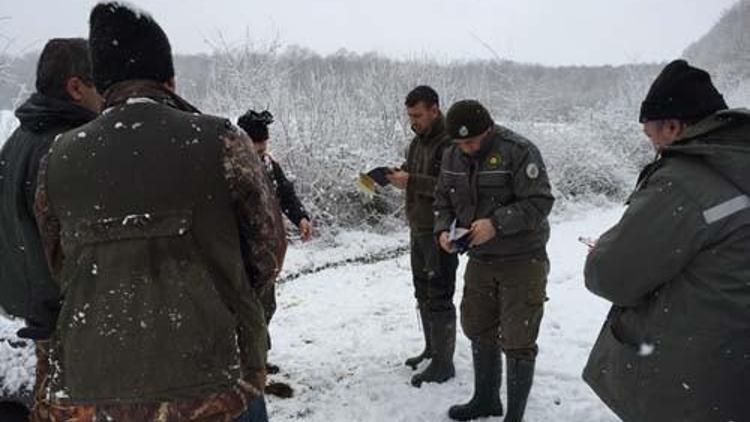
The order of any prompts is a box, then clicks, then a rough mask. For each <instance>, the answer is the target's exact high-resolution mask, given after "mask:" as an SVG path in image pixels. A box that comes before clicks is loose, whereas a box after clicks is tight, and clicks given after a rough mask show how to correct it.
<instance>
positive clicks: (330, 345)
mask: <svg viewBox="0 0 750 422" xmlns="http://www.w3.org/2000/svg"><path fill="white" fill-rule="evenodd" d="M621 211H622V209H621V208H616V209H608V210H594V211H589V212H587V213H582V214H579V215H577V216H574V217H572V218H571V219H569V220H567V221H562V222H557V223H555V224H554V226H553V229H552V238H551V241H550V244H549V252H550V256H551V261H552V272H551V274H550V280H549V285H548V292H547V295H548V296H549V298H550V300H549V302H547V311H546V315H545V318H544V321H543V326H542V330H541V336H540V341H539V343H540V353H539V358H538V359H539V360H538V365H537V367H538V369H537V376H536V382H535V385H534V388H533V390H532V393H531V398H530V399H529V405H528V412H527V417H526V419H525V420H526V421H527V422H535V421H538V422H545V421H562V422H608V421H612V422H614V421H617V420H618V419H617V418H616V417H615V416H614V415H612V414H611V412H610V411H609V410H608V409H607V408H606V407H605V406H604V405H603V404H601V402H600V401H599V400H598V399H597V398H596V397H595V395H594V393H593V392H591V390H590V389H589V388H588V386H586V385H585V384H584V383H583V381H582V380H581V376H580V374H581V371H582V369H583V366H584V364H585V362H586V358H587V356H588V352H589V350H590V349H591V346H592V344H593V341H594V339H595V338H596V335H597V333H598V331H599V328H600V327H601V324H602V322H603V320H604V317H605V315H606V312H607V310H608V306H607V304H606V303H605V302H603V301H601V300H599V299H597V298H596V297H594V296H593V295H591V294H590V293H588V292H587V291H586V290H585V288H584V286H583V278H582V267H583V262H584V259H585V255H586V247H585V246H583V245H582V244H580V243H578V242H577V240H576V239H577V238H578V236H591V237H596V236H598V235H599V234H600V233H601V232H603V231H604V230H606V228H608V227H609V226H610V225H612V224H613V223H614V222H616V221H617V219H618V218H619V216H620V214H621ZM293 253H295V252H293ZM464 265H465V260H462V264H461V267H460V268H459V271H460V274H462V273H463V267H464ZM459 278H460V277H459ZM462 286H463V283H462V282H459V286H457V294H456V297H455V302H456V304H458V303H459V302H460V299H461V291H462ZM278 302H279V308H278V311H277V313H276V316H275V319H274V321H273V322H272V324H271V334H272V338H273V343H274V349H273V350H272V351H271V355H270V361H271V362H273V363H276V364H279V365H280V366H281V367H282V374H281V375H276V376H272V377H271V378H272V379H276V380H280V381H281V380H283V381H286V382H290V383H291V385H292V386H293V387H294V388H295V390H296V396H295V397H294V398H292V399H288V400H285V399H278V398H276V397H269V398H268V400H269V412H270V416H271V419H272V420H306V421H321V422H324V421H373V422H374V421H443V420H445V421H448V420H449V419H448V417H447V415H446V412H447V409H448V407H449V406H450V405H452V404H455V403H458V402H461V401H464V400H466V399H468V398H469V397H470V396H471V393H472V389H473V375H472V369H471V368H472V366H471V351H470V346H469V342H468V340H467V339H466V338H465V337H464V336H463V334H461V333H459V334H458V336H457V342H456V359H455V363H456V374H457V376H456V378H455V379H453V380H451V381H449V382H447V383H445V384H441V385H435V384H424V385H423V386H422V388H421V389H416V388H414V387H412V386H411V385H410V384H409V379H410V378H411V376H412V374H413V372H412V371H411V370H410V369H409V368H407V367H406V366H404V365H403V361H404V359H405V358H406V357H408V356H411V355H413V354H415V353H417V352H419V351H420V350H421V347H422V340H421V339H422V335H421V333H420V332H419V328H417V327H418V320H417V317H416V310H415V308H414V300H413V298H412V287H411V276H410V271H409V260H408V257H407V256H401V257H398V258H394V259H390V260H386V261H381V262H377V263H373V264H365V265H348V266H344V267H340V268H335V269H331V270H326V271H322V272H318V273H316V274H312V275H308V276H304V277H300V278H298V279H296V280H294V281H293V282H290V283H285V284H282V285H280V286H279V289H278ZM504 394H505V392H504V390H503V397H504ZM496 420H498V421H499V420H502V418H497V419H496Z"/></svg>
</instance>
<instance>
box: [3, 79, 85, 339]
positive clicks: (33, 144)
mask: <svg viewBox="0 0 750 422" xmlns="http://www.w3.org/2000/svg"><path fill="white" fill-rule="evenodd" d="M16 117H18V119H19V121H20V122H21V125H20V127H19V128H18V129H16V130H15V131H14V132H13V134H12V135H11V136H10V138H9V139H8V140H7V141H6V142H5V144H4V145H3V148H2V151H0V198H1V200H0V233H2V236H0V306H2V307H3V309H5V310H6V311H7V312H8V313H9V314H11V315H14V316H17V317H21V318H24V319H26V321H27V324H28V325H29V328H30V329H26V330H24V331H25V334H26V335H31V336H32V337H35V338H46V337H48V336H49V333H50V331H51V329H52V327H53V326H54V323H55V319H56V316H57V308H58V305H57V302H58V295H59V290H58V288H57V286H56V284H55V283H54V281H52V278H51V276H50V271H49V268H48V267H47V262H46V260H45V258H44V250H43V249H42V244H41V242H40V238H39V231H38V229H37V225H36V221H35V220H34V208H33V204H34V191H35V189H36V184H37V170H38V169H39V162H40V160H41V159H42V157H43V156H44V155H45V154H46V153H47V151H48V150H49V147H50V145H51V144H52V141H53V139H54V138H55V137H56V136H57V135H58V134H60V133H62V132H65V131H67V130H69V129H73V128H75V127H77V126H80V125H82V124H84V123H87V122H88V121H90V120H92V119H94V118H95V117H96V114H95V113H94V112H92V111H90V110H88V109H85V108H83V107H81V106H78V105H76V104H74V103H72V102H71V101H64V100H59V99H56V98H52V97H48V96H45V95H42V94H39V93H36V94H33V95H32V96H31V97H30V98H29V99H28V100H27V101H26V102H24V103H23V104H22V105H21V106H20V107H19V108H18V109H17V110H16Z"/></svg>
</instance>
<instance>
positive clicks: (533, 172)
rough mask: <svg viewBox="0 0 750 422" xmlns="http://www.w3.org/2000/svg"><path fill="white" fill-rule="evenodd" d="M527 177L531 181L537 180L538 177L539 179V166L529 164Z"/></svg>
mask: <svg viewBox="0 0 750 422" xmlns="http://www.w3.org/2000/svg"><path fill="white" fill-rule="evenodd" d="M526 176H527V177H528V178H529V179H536V178H537V177H539V166H538V165H536V164H535V163H529V164H528V165H527V166H526Z"/></svg>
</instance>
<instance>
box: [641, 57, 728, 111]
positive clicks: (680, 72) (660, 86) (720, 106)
mask: <svg viewBox="0 0 750 422" xmlns="http://www.w3.org/2000/svg"><path fill="white" fill-rule="evenodd" d="M726 108H727V104H726V103H725V102H724V98H723V97H722V96H721V94H720V93H719V91H717V90H716V87H714V85H713V83H711V76H710V75H709V74H708V72H706V71H705V70H703V69H698V68H696V67H692V66H690V65H689V64H688V63H687V62H686V61H685V60H675V61H673V62H672V63H669V64H668V65H667V66H666V67H665V68H664V69H663V70H662V71H661V73H660V74H659V76H657V77H656V80H655V81H654V83H653V84H652V85H651V89H649V91H648V94H647V95H646V99H645V100H644V101H643V103H642V104H641V115H640V117H639V121H640V122H641V123H644V122H647V121H649V120H663V119H680V120H691V119H701V118H703V117H707V116H710V115H711V114H714V113H715V112H717V111H719V110H724V109H726Z"/></svg>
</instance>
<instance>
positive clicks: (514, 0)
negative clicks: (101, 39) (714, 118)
mask: <svg viewBox="0 0 750 422" xmlns="http://www.w3.org/2000/svg"><path fill="white" fill-rule="evenodd" d="M94 3H96V1H91V0H1V1H0V17H7V19H6V18H3V19H0V35H3V36H6V37H10V38H12V39H13V43H12V51H14V52H18V51H21V52H23V51H29V50H36V49H39V48H41V46H42V45H43V44H44V42H45V40H46V39H48V38H50V37H57V36H84V37H85V36H86V35H87V32H88V28H87V20H88V14H89V10H90V8H91V6H92V5H93V4H94ZM131 3H133V4H136V5H138V6H140V7H141V8H143V9H145V10H147V11H149V12H150V13H151V14H152V15H153V16H154V17H155V18H156V20H157V21H158V22H159V23H160V24H161V25H162V27H163V28H164V30H165V31H166V32H167V35H168V36H169V38H170V41H171V43H172V48H173V49H174V51H175V52H180V53H195V52H210V51H211V49H212V46H211V44H212V43H216V42H217V41H218V40H219V39H220V38H223V39H225V40H227V41H229V42H239V41H242V40H243V39H244V38H245V36H246V34H247V35H249V36H250V37H251V38H252V39H255V40H260V41H262V42H267V41H269V40H272V39H274V38H278V40H279V41H280V42H281V43H282V44H284V45H290V44H297V45H300V46H304V47H308V48H310V49H313V50H315V51H318V52H320V53H323V54H327V53H332V52H335V51H336V50H338V49H340V48H345V49H347V50H351V51H356V52H368V51H376V52H379V53H382V54H385V55H388V56H391V57H413V56H417V57H424V56H428V57H433V58H436V59H439V60H450V59H476V58H488V57H492V56H493V54H497V55H499V56H500V57H502V58H506V59H510V60H516V61H522V62H533V63H542V64H548V65H570V64H574V65H596V64H622V63H629V62H655V61H666V60H670V59H672V58H675V57H677V56H679V55H680V53H681V52H682V51H683V50H684V49H685V48H686V47H687V46H688V45H690V43H691V42H693V41H695V40H697V39H698V38H699V37H700V36H701V35H703V34H705V33H706V32H707V31H708V30H709V29H710V28H711V26H712V25H713V24H714V23H716V21H717V20H718V18H719V17H720V16H721V13H722V12H723V11H724V10H725V9H727V8H728V7H730V6H731V5H732V4H734V3H735V0H367V1H363V0H265V1H258V0H244V1H243V0H169V1H168V0H131ZM749 24H750V23H749ZM485 45H486V46H485ZM487 46H489V48H488V47H487ZM493 51H494V53H493Z"/></svg>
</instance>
